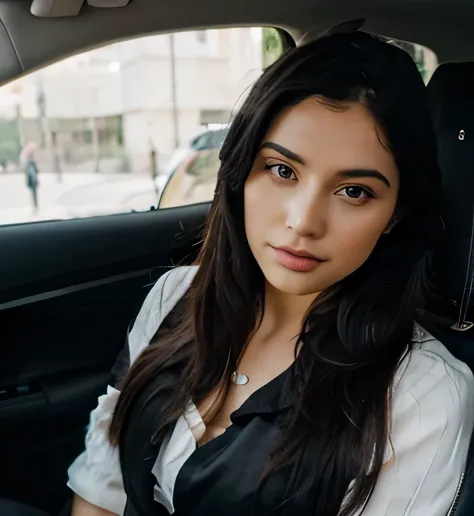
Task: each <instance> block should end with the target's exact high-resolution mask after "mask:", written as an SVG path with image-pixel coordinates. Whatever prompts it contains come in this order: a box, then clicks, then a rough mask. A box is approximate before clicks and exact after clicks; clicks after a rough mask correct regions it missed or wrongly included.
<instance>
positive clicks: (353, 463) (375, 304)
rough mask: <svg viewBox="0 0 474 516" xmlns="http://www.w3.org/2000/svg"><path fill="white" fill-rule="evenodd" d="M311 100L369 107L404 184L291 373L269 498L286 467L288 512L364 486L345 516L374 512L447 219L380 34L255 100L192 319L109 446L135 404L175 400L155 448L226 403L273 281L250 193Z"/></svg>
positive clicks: (336, 501)
mask: <svg viewBox="0 0 474 516" xmlns="http://www.w3.org/2000/svg"><path fill="white" fill-rule="evenodd" d="M311 96H318V98H323V99H326V101H327V102H328V103H329V104H332V105H337V103H338V102H341V101H359V102H363V103H364V105H365V106H366V107H367V108H368V109H369V110H370V111H371V113H372V114H373V116H374V117H375V119H376V121H377V123H378V126H379V129H380V130H381V132H382V133H383V136H384V138H383V140H384V144H385V145H387V146H388V147H389V149H390V151H391V152H392V153H393V156H394V158H395V161H396V164H397V166H398V169H399V172H400V191H399V197H398V203H397V207H396V213H395V217H396V219H397V224H396V225H395V227H394V229H393V230H392V231H391V232H390V234H387V235H383V236H382V237H381V238H380V240H379V242H378V243H377V245H376V248H375V249H374V251H373V253H372V254H371V256H370V257H369V258H368V260H367V261H366V262H365V263H364V264H363V265H362V266H361V267H360V268H359V269H358V270H357V271H356V272H354V273H353V274H351V275H350V276H349V277H347V278H345V279H344V280H342V281H340V282H339V283H338V284H336V285H334V286H332V287H330V288H328V289H327V290H326V291H325V292H323V293H322V294H320V295H319V296H318V298H317V300H316V301H315V302H314V303H313V306H312V307H311V309H310V311H309V312H308V315H307V317H306V319H305V321H304V323H303V326H302V329H301V334H300V339H299V342H298V344H299V345H301V346H300V349H301V351H300V353H299V354H298V357H297V360H296V362H295V367H294V368H293V378H292V391H293V396H294V400H295V402H294V405H293V407H292V409H291V410H290V411H289V412H288V414H287V415H286V417H285V421H284V423H283V424H282V428H283V431H282V435H281V440H280V442H279V443H278V446H276V448H275V450H274V452H273V453H272V455H271V457H270V460H269V463H268V465H267V467H266V470H265V473H264V475H263V477H262V483H261V486H260V488H262V487H263V486H264V485H265V479H267V478H269V477H270V476H271V475H272V474H273V473H274V472H276V471H277V470H281V469H282V468H289V470H290V471H291V474H290V482H289V485H288V492H287V497H288V503H287V507H288V510H289V511H291V507H292V505H291V504H292V500H293V499H296V498H297V496H298V494H301V493H306V492H311V493H312V495H311V498H312V499H313V500H314V514H315V515H319V516H335V515H337V514H338V513H339V510H340V508H341V504H342V502H343V499H344V496H345V494H346V491H347V489H348V485H349V483H350V482H351V480H354V483H353V484H352V487H351V489H350V492H349V496H348V497H347V498H346V500H345V502H344V506H343V508H342V512H341V515H343V516H348V515H350V514H353V513H354V512H355V511H356V510H357V509H360V508H361V507H363V506H364V504H365V503H366V501H367V500H368V498H369V497H370V494H371V492H372V490H373V488H374V485H375V482H376V480H377V476H378V474H379V472H380V469H381V467H382V463H383V456H384V450H385V446H386V443H387V439H388V433H389V423H388V421H389V398H390V395H389V393H390V388H391V383H392V380H393V377H394V373H395V371H396V368H397V364H398V362H399V359H400V357H401V356H402V354H403V353H404V351H405V350H406V348H407V347H408V348H409V347H410V346H411V344H412V332H413V321H414V319H415V318H416V310H417V309H418V308H420V307H421V306H422V304H423V302H424V300H425V297H426V293H427V291H428V278H429V263H430V253H431V249H432V247H433V243H434V238H435V236H436V233H437V228H438V220H439V216H438V208H437V206H438V204H437V197H438V190H439V184H440V179H439V170H438V166H437V149H436V143H435V138H434V133H433V130H432V127H431V123H430V114H429V111H428V107H427V102H426V98H425V96H426V95H425V88H424V84H423V81H422V78H421V77H420V75H419V73H418V71H417V68H416V65H415V63H414V62H413V60H412V59H411V58H410V56H409V55H408V54H407V53H406V52H405V51H403V50H402V49H400V48H398V47H396V46H393V45H390V44H387V43H385V42H382V41H381V40H380V39H378V38H376V37H374V36H370V35H368V34H364V33H360V32H357V33H352V34H347V33H346V34H332V35H328V36H324V37H322V38H320V39H318V40H316V41H314V42H312V43H310V44H307V45H305V46H303V47H300V48H295V49H292V50H290V51H288V52H287V53H286V54H285V55H284V56H283V57H282V58H281V59H280V60H279V61H277V62H276V63H275V64H273V65H272V66H271V67H270V68H268V69H267V70H266V71H265V72H264V73H263V74H262V76H261V77H260V79H259V80H258V81H257V82H256V84H255V85H254V87H253V89H252V90H251V91H250V93H249V95H248V97H247V99H246V100H245V102H244V104H243V105H242V107H241V108H240V110H239V111H238V113H237V114H236V116H235V118H234V120H233V122H232V125H231V128H230V130H229V133H228V136H227V138H226V140H225V142H224V145H223V147H222V150H221V154H220V159H221V166H220V169H219V173H218V180H217V187H216V192H215V198H214V201H213V203H212V207H211V211H210V214H209V217H208V221H207V226H206V230H205V238H204V243H203V246H202V250H201V253H200V256H199V259H198V264H199V269H198V272H197V275H196V277H195V279H194V281H193V283H192V286H191V288H190V291H189V293H188V295H187V298H186V300H187V305H186V310H185V313H184V314H182V317H180V318H179V320H178V321H177V322H176V324H175V327H174V328H173V330H172V331H170V332H168V334H167V336H166V338H162V339H158V340H157V341H156V342H154V343H152V345H150V346H149V347H148V348H147V349H146V350H145V351H144V352H143V354H142V355H141V357H139V359H138V360H137V361H136V362H135V364H134V365H133V366H132V367H131V369H130V371H129V373H128V376H127V377H126V379H125V382H124V385H123V390H122V395H121V396H120V399H119V402H118V405H117V408H116V411H115V414H114V418H113V422H112V425H111V429H110V435H111V440H112V442H114V443H119V444H120V446H122V443H123V442H125V441H126V439H127V429H128V427H129V423H130V421H131V420H132V419H133V417H135V414H139V412H137V411H136V410H135V409H136V406H137V404H138V405H143V404H144V403H146V400H149V399H151V397H152V395H153V394H154V393H156V392H158V391H160V390H161V391H163V390H164V389H168V390H167V392H169V395H167V397H166V402H165V406H163V407H162V410H161V412H160V418H159V420H158V421H156V427H155V428H154V430H155V433H154V436H153V440H154V442H157V443H159V441H160V439H161V438H162V437H163V435H164V434H165V432H166V431H168V430H169V429H170V428H171V426H172V424H173V423H174V422H175V421H176V420H177V418H178V417H179V416H180V414H181V413H182V411H183V409H184V407H185V405H186V403H187V402H188V401H189V399H193V400H194V401H195V402H199V401H200V400H202V399H204V398H205V397H206V396H207V395H208V394H209V393H210V392H211V391H213V390H214V389H215V388H218V387H219V386H221V387H222V388H221V393H222V394H223V395H224V394H225V390H226V387H225V386H226V385H228V384H229V380H230V375H231V373H232V371H234V369H235V368H236V363H237V360H238V358H239V356H240V355H241V352H242V349H243V347H244V346H245V344H246V342H247V341H248V338H249V336H250V335H251V334H252V332H253V331H254V330H255V328H256V327H257V326H258V324H259V310H260V307H262V306H263V305H264V299H263V296H264V278H263V274H262V272H261V270H260V269H259V267H258V265H257V263H256V261H255V259H254V257H253V255H252V253H251V251H250V248H249V245H248V243H247V239H246V235H245V229H244V197H243V191H244V184H245V181H246V178H247V176H248V174H249V172H250V170H251V168H252V164H253V161H254V159H255V156H256V154H257V151H258V147H259V145H260V144H261V142H262V139H263V137H264V135H265V133H266V131H267V130H268V128H269V126H270V125H271V123H272V121H273V119H274V118H275V116H276V115H278V114H279V113H280V112H281V111H282V110H283V109H284V108H286V107H288V106H291V105H295V104H298V103H300V102H302V101H303V100H304V99H306V98H308V97H311ZM173 368H174V369H176V370H179V373H177V378H178V380H176V376H173V375H171V376H169V378H174V380H173V381H174V382H176V381H178V382H179V386H180V388H179V389H178V388H176V383H175V388H173V385H171V384H170V385H167V386H164V385H163V382H165V379H166V378H168V377H167V376H166V374H164V373H165V372H166V371H169V370H172V369H173ZM157 378H160V380H159V381H157ZM170 381H171V380H170ZM144 393H147V394H146V396H144ZM295 497H296V498H295Z"/></svg>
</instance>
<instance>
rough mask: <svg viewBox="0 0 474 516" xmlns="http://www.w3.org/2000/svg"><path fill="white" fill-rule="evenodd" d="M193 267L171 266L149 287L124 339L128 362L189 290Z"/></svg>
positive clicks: (148, 340) (195, 269)
mask: <svg viewBox="0 0 474 516" xmlns="http://www.w3.org/2000/svg"><path fill="white" fill-rule="evenodd" d="M197 269H198V267H197V266H188V267H175V268H173V269H171V270H169V271H167V272H166V273H165V274H163V275H162V276H160V278H159V279H158V281H157V282H156V283H155V285H154V286H153V287H152V289H151V290H150V292H149V293H148V295H147V297H146V298H145V301H144V302H143V305H142V307H141V309H140V311H139V313H138V315H137V317H136V319H135V322H134V324H133V329H132V331H131V332H130V335H129V338H128V342H129V352H130V361H131V362H133V361H134V360H135V358H136V357H137V356H138V355H139V354H140V353H141V351H142V350H143V349H144V348H145V347H146V346H148V344H149V342H150V340H151V339H152V337H153V336H154V335H155V333H156V331H157V330H158V328H159V327H160V325H161V323H162V322H163V320H164V319H165V318H166V316H167V315H168V314H169V313H170V312H171V310H173V308H174V307H175V306H176V304H177V303H178V301H179V300H180V299H181V298H182V297H183V296H184V295H185V294H186V292H187V291H188V290H189V287H190V286H191V283H192V281H193V279H194V276H195V275H196V272H197Z"/></svg>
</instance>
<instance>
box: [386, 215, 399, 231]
mask: <svg viewBox="0 0 474 516" xmlns="http://www.w3.org/2000/svg"><path fill="white" fill-rule="evenodd" d="M398 221H399V218H398V217H397V216H396V215H395V214H394V215H393V216H392V218H391V219H390V221H389V223H388V224H387V227H386V228H385V230H384V232H383V234H384V235H388V234H389V233H390V231H392V229H393V228H394V227H395V226H396V225H397V223H398Z"/></svg>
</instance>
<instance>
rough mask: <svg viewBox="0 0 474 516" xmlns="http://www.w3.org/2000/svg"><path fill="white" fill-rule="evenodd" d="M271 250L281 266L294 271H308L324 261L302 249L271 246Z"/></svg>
mask: <svg viewBox="0 0 474 516" xmlns="http://www.w3.org/2000/svg"><path fill="white" fill-rule="evenodd" d="M273 250H274V251H275V254H276V257H277V260H278V261H279V262H280V264H281V265H283V267H285V268H287V269H290V270H292V271H296V272H310V271H312V270H314V269H316V267H318V266H319V265H321V263H323V261H324V260H321V259H319V258H317V257H316V256H314V255H313V254H311V253H309V252H308V251H304V250H299V249H292V248H290V247H273Z"/></svg>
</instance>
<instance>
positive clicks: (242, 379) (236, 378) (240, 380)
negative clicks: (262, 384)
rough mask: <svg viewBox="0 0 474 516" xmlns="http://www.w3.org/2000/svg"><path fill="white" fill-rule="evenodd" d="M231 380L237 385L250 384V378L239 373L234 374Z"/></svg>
mask: <svg viewBox="0 0 474 516" xmlns="http://www.w3.org/2000/svg"><path fill="white" fill-rule="evenodd" d="M230 379H231V380H232V383H235V385H246V384H247V383H249V377H248V376H247V375H246V374H243V373H238V372H237V371H234V372H233V373H232V376H231V377H230Z"/></svg>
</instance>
